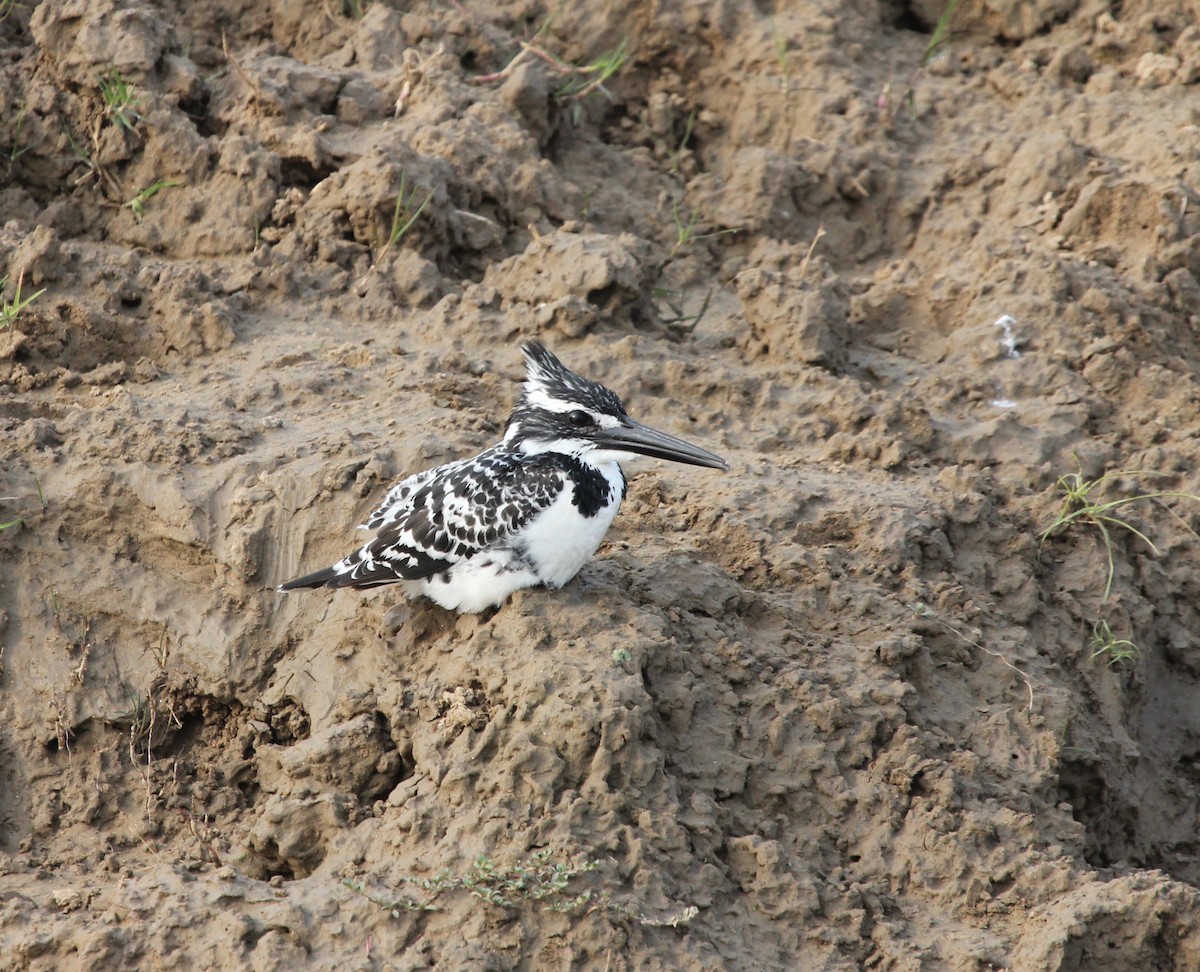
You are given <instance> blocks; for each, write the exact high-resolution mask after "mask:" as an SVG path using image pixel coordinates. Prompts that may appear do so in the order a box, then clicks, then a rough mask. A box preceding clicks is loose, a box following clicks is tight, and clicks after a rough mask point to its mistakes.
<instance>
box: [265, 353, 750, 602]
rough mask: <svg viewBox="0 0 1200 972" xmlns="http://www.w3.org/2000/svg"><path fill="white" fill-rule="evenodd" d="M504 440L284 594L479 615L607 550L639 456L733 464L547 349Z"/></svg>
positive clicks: (392, 509)
mask: <svg viewBox="0 0 1200 972" xmlns="http://www.w3.org/2000/svg"><path fill="white" fill-rule="evenodd" d="M521 351H522V352H523V353H524V355H525V365H526V369H527V376H526V379H525V386H524V388H523V390H522V392H521V397H520V399H519V400H518V401H517V404H516V406H515V407H514V408H513V411H512V414H511V415H510V416H509V418H508V424H507V426H506V427H505V430H504V439H503V440H502V441H501V442H500V443H499V444H497V445H494V446H492V447H491V448H490V449H486V450H485V451H483V452H481V453H480V454H479V455H477V456H475V457H474V458H473V459H460V460H459V461H458V462H451V463H447V464H446V465H444V466H438V467H437V468H436V469H427V470H426V471H425V472H420V473H417V474H416V475H414V476H409V477H408V478H407V479H404V480H401V481H400V482H399V483H397V484H396V485H395V486H393V487H392V488H391V489H390V490H389V491H388V494H387V495H386V496H385V497H384V498H383V502H382V503H380V504H379V508H378V509H376V510H375V512H374V513H372V514H371V515H370V516H369V517H368V518H367V522H366V523H364V524H362V526H361V527H359V529H362V530H376V531H378V533H377V534H376V536H375V538H374V539H373V540H372V541H371V542H370V543H368V544H366V545H365V546H363V547H360V548H359V549H358V550H356V551H354V553H352V554H350V555H349V556H348V557H345V558H343V559H342V560H339V561H338V562H337V563H336V564H334V565H333V566H332V567H326V568H325V569H324V570H318V571H317V572H316V573H313V574H306V575H305V576H304V577H298V578H296V580H293V581H288V582H287V583H286V584H283V585H281V586H280V587H279V590H281V591H290V590H295V589H296V588H299V587H334V588H336V587H358V588H367V587H377V586H379V585H381V584H393V583H397V582H399V583H402V584H403V585H404V587H405V588H406V590H407V592H408V593H409V594H410V595H416V594H424V595H425V596H426V597H429V598H431V599H432V600H434V601H436V602H437V603H438V604H440V605H442V607H445V608H450V609H451V610H455V611H466V612H471V613H475V612H479V611H484V610H486V609H487V608H490V607H496V606H499V605H500V604H502V603H503V602H504V600H505V598H507V597H508V596H509V595H510V594H511V593H512V592H513V591H516V590H519V589H520V588H523V587H533V586H534V585H536V584H545V585H546V586H548V587H562V586H563V585H564V584H565V583H566V582H567V581H569V580H570V579H571V578H572V577H574V576H575V575H576V574H577V573H579V569H580V568H581V567H582V566H583V565H584V564H585V563H587V561H588V559H589V558H590V557H591V556H592V554H593V553H595V552H596V548H597V547H599V546H600V541H601V540H603V539H604V534H605V533H606V532H608V527H609V524H611V523H612V521H613V517H614V516H616V514H617V509H618V507H620V505H621V500H622V499H624V498H625V489H626V486H625V476H624V475H623V474H622V472H621V467H620V465H619V463H621V462H623V461H625V460H628V459H632V458H633V456H634V454H635V453H640V454H641V455H645V456H653V457H655V458H658V459H671V460H674V461H675V462H686V463H690V464H692V465H694V466H709V467H711V468H713V469H728V468H729V467H728V466H727V465H726V463H725V460H724V459H722V458H721V457H720V456H716V455H713V454H712V453H711V452H708V451H706V450H704V449H700V448H698V447H696V446H693V445H689V444H688V443H686V442H683V441H682V440H680V439H676V438H675V437H674V436H671V435H667V434H666V433H665V432H659V431H656V430H655V429H651V428H647V427H646V426H645V425H641V424H639V423H637V422H635V421H634V420H633V419H631V418H630V417H629V416H628V415H627V414H626V413H625V406H624V405H622V404H621V399H620V398H618V397H617V396H616V395H615V394H614V393H613V392H611V391H609V390H608V389H607V388H605V387H604V386H603V385H601V384H599V383H597V382H594V381H589V380H588V379H587V378H582V377H580V376H579V375H577V374H575V373H574V372H572V371H570V370H568V369H567V368H566V367H565V366H564V365H563V364H562V362H560V361H559V360H558V358H556V357H555V356H554V355H553V354H551V353H550V352H549V351H547V350H546V348H545V347H543V346H542V345H541V344H539V343H538V342H536V341H530V342H529V343H527V344H525V345H523V346H522V347H521Z"/></svg>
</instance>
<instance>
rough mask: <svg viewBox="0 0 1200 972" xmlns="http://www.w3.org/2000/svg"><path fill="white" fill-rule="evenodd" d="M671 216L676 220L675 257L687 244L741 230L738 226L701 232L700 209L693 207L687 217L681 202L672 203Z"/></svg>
mask: <svg viewBox="0 0 1200 972" xmlns="http://www.w3.org/2000/svg"><path fill="white" fill-rule="evenodd" d="M671 216H672V218H673V219H674V220H675V234H676V240H675V245H674V246H673V247H672V248H671V256H672V257H674V256H675V255H676V254H677V253H679V251H680V250H682V249H683V248H684V247H686V246H691V244H693V243H695V242H696V241H697V240H708V239H712V238H713V237H716V236H724V235H725V234H726V233H737V232H739V230H738V229H737V228H736V227H730V228H727V229H721V230H713V231H712V232H710V233H701V232H699V230H698V228H697V227H698V223H699V220H700V210H698V209H693V210H692V211H691V212H690V213H689V214H688V216H687V218H686V219H685V218H684V217H683V214H682V213H681V212H680V209H679V202H678V201H675V202H672V203H671Z"/></svg>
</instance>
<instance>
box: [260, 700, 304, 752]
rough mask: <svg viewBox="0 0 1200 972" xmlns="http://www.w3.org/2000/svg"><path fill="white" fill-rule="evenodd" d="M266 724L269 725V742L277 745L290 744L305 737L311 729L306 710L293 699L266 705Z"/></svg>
mask: <svg viewBox="0 0 1200 972" xmlns="http://www.w3.org/2000/svg"><path fill="white" fill-rule="evenodd" d="M266 722H267V725H268V726H270V727H271V742H273V743H275V744H277V745H279V746H290V745H292V744H293V743H297V742H299V741H300V740H302V739H307V738H308V736H309V733H310V731H311V723H310V721H309V718H308V712H307V711H306V710H305V708H304V707H303V706H302V705H301V704H300V703H299V702H297V701H296V700H295V699H285V700H284V701H282V702H280V703H278V704H277V705H273V706H270V707H268V709H267V718H266Z"/></svg>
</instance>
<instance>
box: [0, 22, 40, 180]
mask: <svg viewBox="0 0 1200 972" xmlns="http://www.w3.org/2000/svg"><path fill="white" fill-rule="evenodd" d="M2 5H3V0H0V6H2ZM10 9H11V8H10ZM7 16H8V14H6V13H0V21H3V20H4V18H5V17H7ZM28 111H29V108H28V106H23V107H22V108H21V110H20V111H18V112H17V120H16V124H15V125H14V126H13V144H12V148H11V149H9V150H8V162H9V165H12V163H14V162H16V161H17V159H19V158H20V157H21V156H22V155H24V154H25V153H26V152H28V151H29V150H30V149H31V148H33V143H32V142H31V141H29V140H28V139H27V138H26V137H25V115H26V114H27V113H28Z"/></svg>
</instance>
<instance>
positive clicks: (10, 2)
mask: <svg viewBox="0 0 1200 972" xmlns="http://www.w3.org/2000/svg"><path fill="white" fill-rule="evenodd" d="M23 6H25V5H24V4H23V3H18V2H17V0H0V21H3V20H7V19H8V15H9V14H10V13H12V12H13V11H14V10H15V9H16V8H17V7H23Z"/></svg>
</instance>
